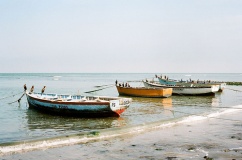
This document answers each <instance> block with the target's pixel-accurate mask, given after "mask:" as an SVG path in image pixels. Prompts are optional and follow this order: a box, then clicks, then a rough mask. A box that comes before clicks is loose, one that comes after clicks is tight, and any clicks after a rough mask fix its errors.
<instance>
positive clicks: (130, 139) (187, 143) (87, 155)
mask: <svg viewBox="0 0 242 160" xmlns="http://www.w3.org/2000/svg"><path fill="white" fill-rule="evenodd" d="M241 113H242V112H241V109H240V110H239V109H238V111H237V112H232V113H226V114H222V115H220V116H218V117H216V118H211V117H210V118H205V119H202V120H198V121H192V122H186V123H182V124H176V125H173V126H170V127H164V128H161V127H159V128H156V129H152V130H148V131H147V132H140V133H138V132H137V133H134V134H127V135H122V136H117V137H110V138H104V139H100V140H94V141H90V142H82V143H79V144H75V145H70V146H64V147H57V148H49V149H40V150H34V151H29V152H23V153H16V154H11V155H5V156H2V157H1V159H5V160H10V159H14V160H15V159H53V160H55V159H58V160H62V159H63V160H64V159H206V158H213V159H241V156H242V145H241V140H242V134H241V133H242V123H241V122H242V117H241V116H240V115H241ZM221 131H224V133H223V134H219V133H220V132H221ZM174 146H176V147H174Z"/></svg>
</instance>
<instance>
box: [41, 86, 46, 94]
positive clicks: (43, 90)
mask: <svg viewBox="0 0 242 160" xmlns="http://www.w3.org/2000/svg"><path fill="white" fill-rule="evenodd" d="M45 87H46V86H44V87H43V88H42V90H41V95H42V94H43V93H44V92H45Z"/></svg>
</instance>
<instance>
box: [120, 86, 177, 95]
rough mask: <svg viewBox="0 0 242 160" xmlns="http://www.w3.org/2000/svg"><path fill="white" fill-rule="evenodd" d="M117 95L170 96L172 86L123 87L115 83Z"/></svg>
mask: <svg viewBox="0 0 242 160" xmlns="http://www.w3.org/2000/svg"><path fill="white" fill-rule="evenodd" d="M116 87H117V90H118V93H119V95H125V96H134V97H149V98H160V97H170V96H171V95H172V88H147V87H124V86H119V85H116Z"/></svg>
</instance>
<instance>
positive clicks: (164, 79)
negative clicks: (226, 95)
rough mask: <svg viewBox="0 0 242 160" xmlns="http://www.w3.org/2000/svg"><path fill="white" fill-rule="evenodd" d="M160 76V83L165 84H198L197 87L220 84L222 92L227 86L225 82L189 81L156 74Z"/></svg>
mask: <svg viewBox="0 0 242 160" xmlns="http://www.w3.org/2000/svg"><path fill="white" fill-rule="evenodd" d="M155 77H156V78H158V80H159V82H160V84H163V85H177V86H188V87H189V86H191V85H193V86H197V87H200V86H201V87H206V86H211V85H219V91H220V92H222V91H223V90H224V88H225V87H226V83H225V82H216V81H210V80H207V81H199V80H196V81H194V80H189V81H183V80H174V79H169V78H168V77H166V76H157V75H156V76H155Z"/></svg>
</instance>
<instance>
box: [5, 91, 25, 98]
mask: <svg viewBox="0 0 242 160" xmlns="http://www.w3.org/2000/svg"><path fill="white" fill-rule="evenodd" d="M20 93H23V92H19V93H16V94H13V95H10V96H7V97H2V98H0V100H3V99H6V98H10V97H14V96H16V95H19V94H20Z"/></svg>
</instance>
